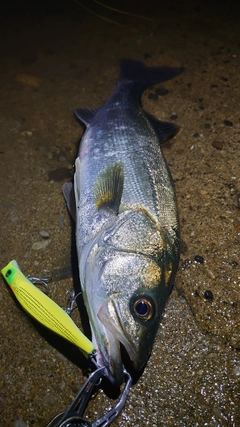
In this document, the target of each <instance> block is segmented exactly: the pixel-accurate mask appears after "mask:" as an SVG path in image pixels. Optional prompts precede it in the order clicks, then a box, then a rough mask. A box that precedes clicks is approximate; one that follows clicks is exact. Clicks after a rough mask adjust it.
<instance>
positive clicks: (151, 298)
mask: <svg viewBox="0 0 240 427" xmlns="http://www.w3.org/2000/svg"><path fill="white" fill-rule="evenodd" d="M181 71H182V70H181V69H174V68H168V67H151V68H149V67H146V66H145V65H143V64H142V63H140V62H136V61H130V60H123V61H122V63H121V78H120V81H119V83H118V86H117V88H116V90H115V92H114V93H113V94H112V95H111V96H110V98H109V99H108V101H107V102H106V104H105V105H104V106H103V107H102V108H100V109H97V110H84V109H79V110H76V115H77V117H78V118H79V119H80V120H81V121H82V122H84V123H85V125H86V131H85V133H84V135H83V138H82V140H81V144H80V149H79V153H78V157H77V159H76V164H75V176H74V192H75V200H76V242H77V250H78V259H79V272H80V282H81V286H82V291H83V298H84V302H85V305H86V308H87V312H88V316H89V323H90V327H91V331H92V340H93V343H94V345H95V348H96V350H97V356H96V357H97V361H98V363H99V364H100V365H103V366H105V368H106V375H107V376H108V378H109V379H110V381H111V382H113V383H114V384H116V385H119V384H121V382H122V381H123V362H122V348H123V347H124V349H125V350H124V351H125V353H127V354H128V357H129V359H130V360H131V362H132V364H133V367H134V369H136V370H140V369H141V368H142V367H143V366H144V365H145V363H146V362H147V360H148V357H149V355H150V353H151V349H152V346H153V342H154V339H155V335H156V332H157V329H158V326H159V322H160V320H161V316H162V313H163V310H164V307H165V304H166V302H167V299H168V297H169V294H170V291H171V288H172V284H173V280H174V277H175V274H176V271H177V267H178V261H179V225H178V215H177V208H176V200H175V192H174V187H173V183H172V179H171V176H170V172H169V169H168V167H167V165H166V162H165V160H164V157H163V154H162V151H161V147H160V142H162V141H163V140H164V139H166V138H167V137H169V136H172V135H173V134H175V133H176V131H177V129H176V127H175V126H174V125H172V124H170V123H164V122H158V121H157V120H156V119H154V118H153V117H151V116H150V115H148V114H147V113H145V112H144V111H143V110H142V109H141V105H140V97H141V93H142V91H143V90H144V89H145V88H146V87H147V86H150V85H152V84H155V83H157V82H159V81H163V80H167V79H169V78H173V77H175V76H176V75H178V74H179V73H180V72H181Z"/></svg>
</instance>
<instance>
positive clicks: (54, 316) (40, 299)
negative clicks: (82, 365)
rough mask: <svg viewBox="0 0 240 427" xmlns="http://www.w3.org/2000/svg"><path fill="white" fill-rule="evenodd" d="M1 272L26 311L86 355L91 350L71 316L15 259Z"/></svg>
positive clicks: (91, 345)
mask: <svg viewBox="0 0 240 427" xmlns="http://www.w3.org/2000/svg"><path fill="white" fill-rule="evenodd" d="M1 273H2V275H3V276H4V278H5V280H6V282H7V283H8V285H9V286H10V288H11V289H12V291H13V293H14V295H15V297H16V298H17V299H18V301H19V303H20V304H21V305H22V307H23V308H24V310H26V311H27V313H29V314H30V315H31V316H32V317H34V319H36V320H38V322H40V323H41V324H42V325H44V326H46V327H47V328H49V329H51V330H52V331H53V332H55V333H56V334H58V335H60V336H61V337H63V338H65V339H66V340H68V341H70V342H71V343H73V344H75V345H76V346H77V347H78V348H80V349H81V350H83V351H84V352H85V353H87V354H88V355H90V354H91V353H92V352H93V350H94V346H93V343H92V342H91V341H90V340H89V339H88V338H87V337H86V336H85V335H84V334H83V333H82V332H81V331H80V329H78V327H77V326H76V325H75V323H74V322H73V321H72V319H71V317H69V316H68V314H67V313H66V312H65V311H64V310H63V309H62V308H61V307H60V306H59V305H57V304H56V303H55V302H54V301H53V300H52V299H51V298H49V297H48V296H47V295H46V294H44V293H43V292H42V291H40V290H39V289H38V288H37V287H36V286H34V285H33V283H32V282H30V280H28V279H27V277H25V276H24V274H23V273H22V272H21V270H20V268H19V266H18V264H17V262H16V261H15V260H13V261H10V262H9V264H8V265H6V267H4V268H3V269H2V270H1Z"/></svg>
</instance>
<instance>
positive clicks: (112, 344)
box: [98, 296, 139, 386]
mask: <svg viewBox="0 0 240 427" xmlns="http://www.w3.org/2000/svg"><path fill="white" fill-rule="evenodd" d="M98 318H99V320H100V321H101V323H102V324H103V326H104V327H105V329H106V336H105V339H104V344H103V346H101V347H100V348H99V351H100V355H99V356H100V357H99V358H100V359H101V364H104V365H105V366H106V369H107V374H108V375H107V376H108V378H109V379H110V381H111V382H112V383H113V384H114V385H117V386H119V385H121V384H122V382H123V380H124V373H123V369H124V367H123V362H122V352H121V347H122V346H123V347H124V349H125V351H126V352H127V355H128V357H129V358H130V360H131V362H132V364H133V367H134V369H137V370H138V369H139V367H138V354H137V351H136V348H135V346H134V344H133V343H132V342H131V341H130V340H129V339H128V337H127V336H126V333H125V331H124V327H123V325H122V322H121V315H120V309H119V304H118V302H117V298H116V297H114V296H111V297H110V298H108V299H107V300H106V301H105V302H104V303H103V304H102V305H101V307H100V309H99V311H98Z"/></svg>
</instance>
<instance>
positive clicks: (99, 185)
mask: <svg viewBox="0 0 240 427" xmlns="http://www.w3.org/2000/svg"><path fill="white" fill-rule="evenodd" d="M123 181H124V174H123V165H122V163H115V164H114V165H112V166H109V167H107V168H106V169H104V170H103V171H102V172H100V174H99V175H98V177H97V179H96V182H95V185H94V199H95V204H96V208H97V209H98V210H99V209H109V210H112V211H114V212H115V213H116V214H118V212H119V206H120V203H121V198H122V192H123Z"/></svg>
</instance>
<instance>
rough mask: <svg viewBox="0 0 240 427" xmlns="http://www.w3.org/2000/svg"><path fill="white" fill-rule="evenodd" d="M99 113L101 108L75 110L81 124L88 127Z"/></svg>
mask: <svg viewBox="0 0 240 427" xmlns="http://www.w3.org/2000/svg"><path fill="white" fill-rule="evenodd" d="M98 111H99V108H94V109H90V108H77V109H76V110H75V115H76V117H77V118H78V119H79V120H80V121H81V122H83V123H84V124H85V125H86V126H88V125H89V124H90V123H91V121H92V120H93V118H94V117H95V116H96V114H97V112H98Z"/></svg>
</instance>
